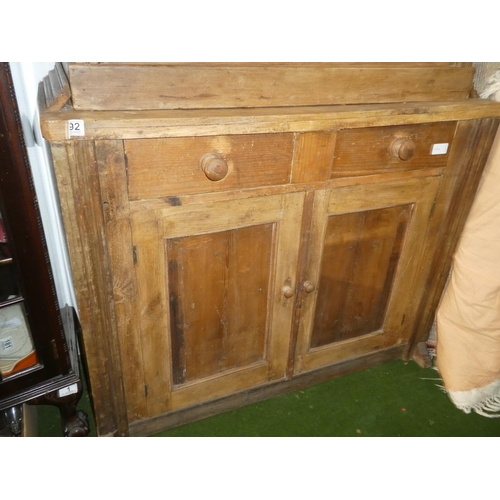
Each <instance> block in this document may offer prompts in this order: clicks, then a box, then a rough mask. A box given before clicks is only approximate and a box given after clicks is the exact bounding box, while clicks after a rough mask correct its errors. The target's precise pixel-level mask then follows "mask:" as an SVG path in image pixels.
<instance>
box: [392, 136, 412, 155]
mask: <svg viewBox="0 0 500 500" xmlns="http://www.w3.org/2000/svg"><path fill="white" fill-rule="evenodd" d="M416 148H417V146H416V145H415V143H414V142H413V141H412V140H411V139H410V138H409V137H399V138H397V139H395V140H394V141H393V143H392V144H391V153H392V155H393V156H397V157H399V159H400V160H403V161H408V160H411V159H412V158H413V156H414V155H415V149H416Z"/></svg>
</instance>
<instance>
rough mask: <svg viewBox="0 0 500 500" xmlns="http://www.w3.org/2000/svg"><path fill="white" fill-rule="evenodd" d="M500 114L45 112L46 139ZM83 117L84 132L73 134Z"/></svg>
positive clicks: (403, 106) (406, 107) (355, 108)
mask: <svg viewBox="0 0 500 500" xmlns="http://www.w3.org/2000/svg"><path fill="white" fill-rule="evenodd" d="M481 118H500V103H497V102H493V101H489V100H484V99H466V100H460V101H444V102H425V103H423V102H405V103H386V104H359V105H332V106H297V107H274V108H238V109H183V110H180V109H176V110H145V111H80V110H75V109H73V108H70V107H66V108H63V109H62V110H59V111H49V110H43V109H42V110H41V112H40V120H41V129H42V134H43V137H44V138H45V139H46V140H48V141H49V142H61V141H66V140H98V139H138V138H143V139H145V138H157V137H183V136H206V135H224V134H225V135H233V134H257V133H280V132H312V131H319V130H335V129H347V128H362V127H376V126H389V125H404V124H416V123H432V122H442V121H455V120H475V119H481ZM72 120H82V125H83V133H81V132H79V133H81V135H76V134H71V133H70V132H69V123H71V121H72Z"/></svg>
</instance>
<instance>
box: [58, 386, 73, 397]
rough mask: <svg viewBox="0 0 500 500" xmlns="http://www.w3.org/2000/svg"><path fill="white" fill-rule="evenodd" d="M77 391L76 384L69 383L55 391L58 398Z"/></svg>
mask: <svg viewBox="0 0 500 500" xmlns="http://www.w3.org/2000/svg"><path fill="white" fill-rule="evenodd" d="M77 392H78V384H73V385H69V386H68V387H65V388H64V389H59V391H57V393H58V394H59V397H60V398H63V397H64V396H69V395H70V394H76V393H77Z"/></svg>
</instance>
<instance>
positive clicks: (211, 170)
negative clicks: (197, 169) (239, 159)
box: [200, 153, 228, 181]
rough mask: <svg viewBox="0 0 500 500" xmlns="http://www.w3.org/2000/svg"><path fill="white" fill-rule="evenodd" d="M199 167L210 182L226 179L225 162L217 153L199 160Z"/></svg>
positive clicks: (209, 154) (226, 169) (226, 168)
mask: <svg viewBox="0 0 500 500" xmlns="http://www.w3.org/2000/svg"><path fill="white" fill-rule="evenodd" d="M200 166H201V169H202V170H203V172H204V174H205V175H206V176H207V178H208V179H210V180H211V181H220V180H222V179H224V177H226V175H227V172H228V167H227V162H226V160H224V158H222V157H220V156H219V155H218V154H217V153H208V154H206V155H205V156H203V158H202V159H201V160H200Z"/></svg>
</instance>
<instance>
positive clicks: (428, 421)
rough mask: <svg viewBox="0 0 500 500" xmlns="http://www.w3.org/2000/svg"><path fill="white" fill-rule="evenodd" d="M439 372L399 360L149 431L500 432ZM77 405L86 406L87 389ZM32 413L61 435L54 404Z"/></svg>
mask: <svg viewBox="0 0 500 500" xmlns="http://www.w3.org/2000/svg"><path fill="white" fill-rule="evenodd" d="M437 378H438V373H437V372H436V371H435V370H432V369H422V368H420V367H419V366H418V365H417V364H415V363H413V362H411V363H408V364H405V363H404V362H402V361H399V360H397V361H393V362H390V363H386V364H383V365H379V366H376V367H374V368H370V369H367V370H364V371H361V372H357V373H353V374H350V375H346V376H343V377H339V378H336V379H333V380H331V381H329V382H324V383H322V384H318V385H316V386H313V387H310V388H308V389H304V390H301V391H296V392H292V393H289V394H284V395H281V396H278V397H275V398H273V399H270V400H267V401H263V402H260V403H256V404H253V405H251V406H247V407H244V408H239V409H237V410H233V411H230V412H227V413H224V414H221V415H217V416H214V417H210V418H207V419H204V420H201V421H199V422H193V423H191V424H186V425H183V426H181V427H177V428H174V429H170V430H168V431H165V432H162V433H159V434H156V435H155V436H156V437H160V436H161V437H163V436H165V437H170V436H171V437H174V436H175V437H184V436H186V437H187V436H191V437H201V436H213V437H216V436H221V437H222V436H224V437H231V436H254V437H257V436H262V437H266V436H270V437H271V436H272V437H278V436H288V437H294V436H339V437H341V436H355V437H364V436H379V437H393V436H407V437H410V436H428V437H432V436H436V437H437V436H457V437H459V436H460V437H462V436H478V437H479V436H491V437H492V436H500V419H490V418H486V417H482V416H480V415H477V414H475V413H472V414H468V415H467V414H465V413H463V412H462V411H460V410H458V409H457V408H456V407H455V406H454V405H453V404H452V403H451V401H450V400H449V398H448V396H447V395H446V394H445V393H443V392H442V391H441V390H440V389H439V388H438V387H436V385H437V384H440V381H439V380H435V379H437ZM430 379H432V380H430ZM79 408H80V409H82V410H84V411H86V412H87V413H89V412H90V403H89V399H88V395H87V394H86V393H85V394H84V396H83V398H82V400H81V403H80V405H79ZM38 415H39V417H38V418H39V431H38V432H39V436H61V435H62V430H61V423H60V418H59V413H58V410H57V409H56V408H51V407H40V408H39V413H38ZM91 435H92V436H95V435H96V434H95V425H94V423H93V422H91Z"/></svg>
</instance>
